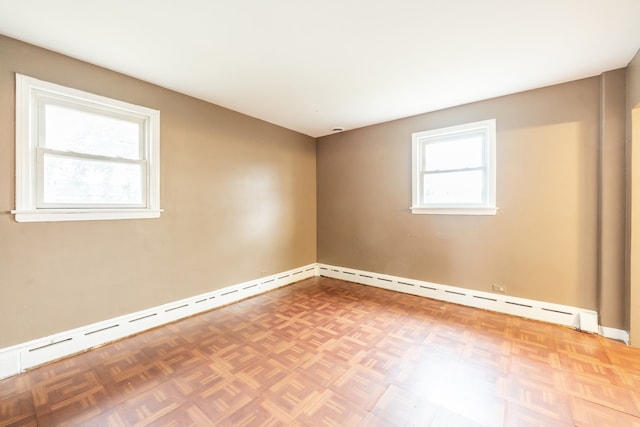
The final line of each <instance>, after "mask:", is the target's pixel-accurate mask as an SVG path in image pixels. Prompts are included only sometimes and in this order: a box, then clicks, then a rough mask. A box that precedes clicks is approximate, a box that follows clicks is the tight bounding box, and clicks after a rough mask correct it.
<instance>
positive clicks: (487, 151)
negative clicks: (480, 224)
mask: <svg viewBox="0 0 640 427" xmlns="http://www.w3.org/2000/svg"><path fill="white" fill-rule="evenodd" d="M470 133H474V134H475V133H479V134H481V135H483V140H484V150H483V151H484V156H483V160H484V161H483V164H482V166H481V167H479V168H472V169H473V170H481V171H482V172H483V180H484V185H483V189H484V191H483V200H482V202H481V203H466V204H465V203H462V204H430V203H427V202H425V201H424V200H423V194H424V191H423V188H422V186H423V185H424V184H423V183H424V180H423V175H424V174H425V173H446V172H447V170H443V171H430V172H426V171H425V168H424V165H423V159H424V152H423V151H424V147H425V145H426V144H429V143H435V142H438V143H443V142H445V141H447V140H451V137H452V136H453V137H455V136H456V135H460V136H463V135H468V134H470ZM472 169H469V170H472ZM462 171H464V170H460V172H462ZM497 209H498V208H497V207H496V120H495V119H491V120H483V121H478V122H473V123H466V124H462V125H457V126H450V127H445V128H440V129H433V130H427V131H422V132H415V133H413V134H412V204H411V213H413V214H444V215H495V214H496V213H497Z"/></svg>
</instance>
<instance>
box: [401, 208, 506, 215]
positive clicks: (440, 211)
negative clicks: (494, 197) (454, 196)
mask: <svg viewBox="0 0 640 427" xmlns="http://www.w3.org/2000/svg"><path fill="white" fill-rule="evenodd" d="M410 209H411V213H412V214H414V215H415V214H418V215H495V214H497V213H498V208H495V207H486V208H484V207H473V208H466V207H442V208H433V207H429V208H427V207H411V208H410Z"/></svg>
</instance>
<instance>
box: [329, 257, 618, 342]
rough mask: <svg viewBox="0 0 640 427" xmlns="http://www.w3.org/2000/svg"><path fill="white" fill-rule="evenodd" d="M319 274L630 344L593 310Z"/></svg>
mask: <svg viewBox="0 0 640 427" xmlns="http://www.w3.org/2000/svg"><path fill="white" fill-rule="evenodd" d="M318 273H319V274H320V275H321V276H325V277H331V278H335V279H341V280H346V281H349V282H355V283H359V284H362V285H369V286H375V287H378V288H383V289H388V290H392V291H396V292H403V293H407V294H412V295H418V296H422V297H426V298H431V299H435V300H440V301H447V302H452V303H455V304H460V305H466V306H470V307H476V308H482V309H485V310H491V311H496V312H499V313H505V314H511V315H514V316H519V317H526V318H529V319H535V320H540V321H544V322H549V323H555V324H558V325H565V326H569V327H572V328H575V329H578V330H581V331H585V332H589V333H596V334H600V335H604V336H606V337H608V338H612V339H616V340H619V341H624V342H625V343H627V344H628V342H629V334H628V332H626V331H622V330H619V329H614V328H603V327H601V326H599V323H598V313H597V312H596V311H593V310H587V309H583V308H577V307H572V306H566V305H560V304H553V303H548V302H543V301H537V300H530V299H525V298H518V297H513V296H508V295H503V294H494V293H489V292H482V291H476V290H472V289H466V288H459V287H455V286H447V285H442V284H438V283H431V282H425V281H421V280H415V279H409V278H404V277H398V276H391V275H388V274H379V273H374V272H369V271H362V270H357V269H353V268H345V267H338V266H333V265H327V264H318Z"/></svg>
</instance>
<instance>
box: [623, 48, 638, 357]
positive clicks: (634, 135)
mask: <svg viewBox="0 0 640 427" xmlns="http://www.w3.org/2000/svg"><path fill="white" fill-rule="evenodd" d="M627 123H628V126H627V143H628V149H627V153H628V154H627V155H628V165H629V170H630V174H628V176H629V178H630V182H629V193H628V194H629V195H630V200H629V208H630V209H629V211H628V212H629V222H628V224H629V227H630V228H629V233H628V239H629V240H628V242H627V244H628V250H629V253H628V258H627V262H628V272H629V287H628V288H627V294H626V295H627V300H628V305H627V318H628V322H629V332H630V336H631V344H632V345H634V346H639V347H640V184H638V183H640V148H639V147H640V51H638V52H637V53H636V55H635V57H634V58H633V60H632V61H631V63H630V64H629V66H628V67H627Z"/></svg>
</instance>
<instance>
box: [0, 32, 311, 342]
mask: <svg viewBox="0 0 640 427" xmlns="http://www.w3.org/2000/svg"><path fill="white" fill-rule="evenodd" d="M14 72H20V73H24V74H27V75H30V76H33V77H37V78H41V79H44V80H49V81H52V82H55V83H59V84H63V85H67V86H72V87H75V88H78V89H82V90H87V91H91V92H94V93H98V94H100V95H105V96H109V97H113V98H117V99H121V100H124V101H128V102H133V103H136V104H141V105H145V106H148V107H151V108H156V109H159V110H160V111H161V120H162V122H161V202H162V207H163V208H164V209H165V212H164V214H163V215H162V217H161V218H160V219H158V220H129V221H96V222H66V223H63V222H58V223H34V224H27V223H16V222H15V221H14V218H13V216H12V215H10V214H9V213H8V211H10V210H11V209H14V208H15V201H14V197H15V196H14V194H15V181H14V173H15V168H14V132H15V130H14V95H13V94H14V74H13V73H14ZM315 188H316V144H315V140H314V139H312V138H309V137H307V136H304V135H301V134H298V133H295V132H292V131H288V130H285V129H283V128H279V127H277V126H274V125H270V124H268V123H265V122H262V121H259V120H256V119H253V118H250V117H247V116H243V115H241V114H238V113H235V112H232V111H229V110H226V109H223V108H221V107H218V106H215V105H212V104H208V103H205V102H202V101H199V100H196V99H193V98H190V97H187V96H184V95H181V94H178V93H175V92H171V91H169V90H165V89H162V88H159V87H157V86H154V85H151V84H148V83H144V82H141V81H138V80H135V79H133V78H130V77H126V76H123V75H120V74H117V73H114V72H111V71H107V70H104V69H101V68H99V67H95V66H92V65H89V64H86V63H82V62H79V61H76V60H73V59H70V58H68V57H64V56H61V55H58V54H55V53H52V52H49V51H46V50H43V49H39V48H36V47H34V46H31V45H28V44H24V43H21V42H17V41H15V40H12V39H8V38H5V37H0V348H2V347H5V346H8V345H12V344H16V343H20V342H24V341H27V340H30V339H34V338H38V337H42V336H46V335H49V334H51V333H55V332H59V331H63V330H67V329H70V328H74V327H78V326H82V325H85V324H88V323H92V322H95V321H99V320H103V319H108V318H111V317H114V316H118V315H122V314H126V313H130V312H133V311H136V310H140V309H144V308H147V307H152V306H155V305H158V304H162V303H166V302H169V301H173V300H176V299H179V298H183V297H188V296H192V295H196V294H199V293H202V292H207V291H211V290H215V289H218V288H220V287H224V286H228V285H232V284H235V283H239V282H242V281H246V280H251V279H256V278H259V277H260V276H261V274H274V273H277V272H280V271H285V270H288V269H292V268H295V267H299V266H302V265H306V264H309V263H313V262H315V261H316V241H315V236H316V220H315V216H316V194H315Z"/></svg>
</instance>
